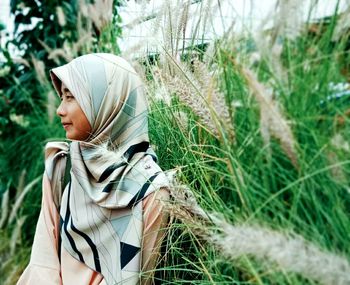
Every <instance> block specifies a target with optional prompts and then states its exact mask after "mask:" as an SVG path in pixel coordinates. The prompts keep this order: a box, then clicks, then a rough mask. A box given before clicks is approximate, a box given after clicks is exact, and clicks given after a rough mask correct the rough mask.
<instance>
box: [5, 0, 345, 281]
mask: <svg viewBox="0 0 350 285" xmlns="http://www.w3.org/2000/svg"><path fill="white" fill-rule="evenodd" d="M202 2H203V4H201V5H204V6H203V8H202V10H201V11H203V13H204V14H205V15H207V16H206V17H204V16H203V18H202V19H201V21H208V17H209V16H208V15H209V14H208V8H207V6H205V5H206V4H208V3H209V2H210V1H202ZM207 2H208V3H207ZM294 4H295V1H294ZM164 5H165V4H164ZM208 5H209V4H208ZM179 7H183V9H188V7H187V6H186V5H182V6H181V5H179ZM163 11H167V12H166V13H165V12H164V13H163V14H162V13H160V14H159V15H158V17H164V18H161V19H157V20H156V23H160V22H162V21H163V20H165V22H164V23H166V25H165V26H164V29H165V30H167V31H173V32H172V33H171V32H169V33H168V34H167V37H166V40H168V41H169V42H168V43H167V44H166V45H165V49H164V50H163V52H162V53H161V54H160V58H161V60H160V61H159V62H158V63H157V64H156V66H154V65H153V64H152V65H151V64H149V63H148V62H147V61H146V63H145V64H144V66H143V67H144V73H145V74H144V75H145V78H146V84H147V90H148V94H149V100H150V102H151V113H150V118H149V128H150V135H151V142H152V144H153V145H154V146H155V148H156V151H157V153H158V156H159V161H160V163H161V166H162V168H163V169H174V168H175V169H177V170H178V179H179V180H180V181H181V183H182V184H184V185H186V189H190V192H187V194H186V195H184V196H178V195H176V194H179V193H180V194H181V191H180V190H181V187H180V188H176V187H175V186H174V188H173V191H175V192H173V193H174V194H173V200H172V202H170V205H168V206H169V209H170V211H171V213H172V214H173V219H172V223H171V225H170V226H169V229H168V235H167V238H166V239H165V241H164V247H163V253H164V254H163V257H162V259H161V260H160V261H159V264H158V266H157V268H156V269H155V271H156V278H157V279H158V281H159V282H160V283H161V284H318V282H319V283H322V284H349V283H350V280H349V272H348V270H349V258H350V250H349V249H350V247H349V245H350V241H349V237H348V233H349V232H350V219H349V214H350V202H349V201H350V199H349V198H350V197H349V196H350V186H349V183H350V180H349V177H350V176H349V174H350V173H349V172H350V159H349V158H350V155H349V145H348V142H349V139H350V132H349V131H350V125H349V118H348V117H347V116H346V110H347V109H349V104H348V103H347V102H346V101H342V100H327V96H329V95H331V94H332V92H333V93H334V91H332V90H331V88H330V83H331V82H334V83H339V82H341V83H345V82H346V80H347V78H345V77H344V75H343V74H342V73H341V70H342V69H343V68H344V66H347V64H346V63H347V62H345V61H346V60H347V58H348V57H347V55H348V51H347V50H346V49H345V46H346V43H347V41H348V39H347V38H345V37H344V38H342V37H340V38H338V39H339V41H338V42H334V43H333V44H331V43H330V39H332V36H333V32H334V30H335V26H336V23H337V17H336V16H334V17H333V18H332V21H333V22H332V23H333V24H332V23H331V24H330V25H329V26H327V28H325V29H324V31H323V33H321V34H320V35H319V36H317V37H313V36H311V35H310V34H309V33H307V32H306V31H307V29H306V28H307V27H306V28H305V29H301V30H300V31H299V30H298V36H297V37H294V38H290V37H287V36H286V37H283V33H282V34H281V32H280V31H278V34H279V36H280V37H283V39H284V40H283V43H282V44H281V46H280V48H281V49H280V51H279V52H278V53H275V54H274V55H273V57H270V56H266V54H265V53H264V52H263V51H262V50H261V49H260V45H259V43H256V45H255V46H256V47H257V49H256V50H255V51H254V52H255V53H259V55H260V60H259V61H258V62H254V63H252V62H251V61H250V58H251V57H252V52H251V51H249V50H248V49H244V48H242V47H244V46H245V45H248V43H249V42H250V41H252V38H250V37H245V38H242V39H240V40H238V39H237V37H235V38H231V37H229V38H226V39H220V40H218V41H217V42H215V44H212V45H210V46H209V48H208V49H207V50H206V53H205V54H203V53H204V52H205V51H198V50H196V49H193V50H192V51H191V50H190V51H188V50H187V51H186V54H184V53H183V52H185V50H184V49H181V48H180V46H181V45H180V44H179V41H178V38H179V37H180V38H181V36H182V34H181V32H182V31H183V29H184V27H185V26H186V23H187V20H186V17H189V15H188V11H186V10H185V11H181V10H180V11H176V13H177V14H176V15H181V21H173V20H171V19H173V18H167V17H168V15H169V13H171V11H172V9H169V7H168V8H166V6H164V7H163ZM204 14H203V15H204ZM169 17H170V16H169ZM179 19H180V18H179ZM279 20H280V21H283V19H282V18H281V17H280V18H279ZM173 24H176V25H175V26H169V25H173ZM197 26H205V23H203V22H200V23H198V25H197ZM286 26H288V27H290V26H289V25H287V24H286ZM156 28H157V29H158V28H160V27H156ZM194 32H198V31H197V30H195V31H194ZM172 37H175V38H172ZM269 44H271V43H269ZM175 46H176V49H175V48H174V47H175ZM265 46H266V45H265ZM191 52H192V53H191ZM179 54H180V55H181V56H182V58H189V59H190V60H188V61H180V60H179V56H178V55H179ZM191 58H195V60H194V61H192V63H191ZM198 58H199V60H198ZM202 59H204V60H202ZM196 61H197V63H196ZM193 62H194V64H193ZM196 64H197V65H196ZM276 64H277V66H276ZM278 71H281V72H283V76H282V77H281V74H280V73H277V72H278ZM218 102H219V103H218ZM40 118H41V117H40V116H38V118H30V120H33V121H32V125H35V126H37V129H33V132H34V131H35V133H36V134H41V136H42V137H41V138H40V141H41V142H44V141H45V138H49V137H57V136H59V135H60V136H62V133H59V131H58V130H57V129H54V130H53V129H50V128H48V127H47V118H46V120H44V119H43V120H41V119H40ZM34 122H35V124H33V123H34ZM54 124H55V122H53V123H52V125H54ZM24 139H25V140H28V143H27V144H26V145H22V144H21V143H20V142H23V140H24ZM33 146H35V149H34V150H33V148H32V147H33ZM42 146H43V144H40V145H38V144H37V140H36V139H33V138H32V137H31V136H30V134H27V135H26V137H25V138H24V137H23V138H18V143H17V144H15V147H16V148H20V149H19V150H20V152H21V153H23V152H25V153H27V154H28V158H27V159H28V161H26V162H25V163H26V164H25V165H30V161H31V159H33V157H34V156H37V155H38V153H40V152H41V149H42ZM22 148H23V149H22ZM13 150H14V149H12V152H11V153H13V155H12V156H10V155H9V158H11V159H12V160H13V162H14V163H13V164H14V165H18V160H16V156H15V154H14V153H15V152H14V151H13ZM32 161H37V162H35V163H33V164H32V165H33V167H34V169H36V171H32V172H31V174H30V176H29V174H27V175H28V176H29V177H31V179H30V180H27V181H32V180H33V179H34V178H35V177H36V176H35V175H34V173H35V174H36V173H38V172H39V170H42V167H43V165H42V162H40V160H32ZM17 169H18V171H19V170H20V169H21V167H17ZM8 172H9V173H10V172H11V169H9V170H8ZM17 184H18V185H20V184H21V183H17ZM22 188H23V187H22ZM33 190H34V189H33ZM33 190H31V191H30V192H28V194H27V195H29V196H27V198H28V199H26V200H25V201H24V203H23V205H22V208H21V210H19V214H18V215H17V222H16V223H17V224H20V223H21V220H20V219H21V218H22V217H23V215H28V212H29V210H28V209H34V210H35V211H33V212H36V213H37V211H38V209H39V205H40V195H39V194H38V193H37V192H38V191H40V189H39V187H38V189H37V190H36V192H34V191H33ZM177 190H178V192H176V191H177ZM3 192H4V191H3ZM4 193H8V192H4ZM6 197H7V196H6V195H2V199H3V200H4V199H9V201H10V202H12V203H15V202H14V200H15V199H16V198H15V197H11V195H10V197H9V198H6ZM184 200H185V201H187V202H186V203H187V204H181V201H184ZM189 208H190V210H189ZM193 209H197V211H194V210H193ZM2 211H4V209H3V208H2ZM7 215H8V214H7ZM27 220H28V217H27ZM31 221H32V222H31V223H27V225H26V228H25V230H27V229H28V230H29V232H31V233H32V232H33V229H34V227H35V219H32V220H31ZM15 227H16V224H15V223H9V224H8V225H7V228H5V229H3V230H2V232H1V236H2V237H4V238H3V239H4V243H3V244H2V246H1V247H0V256H1V258H2V259H3V260H2V261H3V262H2V264H4V265H2V267H1V270H0V276H6V278H7V280H8V281H7V282H8V283H7V284H12V283H11V282H13V280H15V277H16V276H18V274H19V273H20V271H21V269H23V265H24V264H25V263H26V262H27V260H28V255H29V247H30V242H29V239H30V237H31V234H26V233H23V231H22V234H21V235H19V236H21V237H22V241H24V240H26V242H23V246H22V247H18V245H17V249H18V250H17V251H16V252H15V253H14V254H13V255H12V256H11V257H9V255H6V254H5V252H6V248H7V247H8V246H9V244H10V243H11V235H13V233H16V231H15V230H14V228H15ZM259 233H260V234H259ZM255 238H256V243H255ZM259 238H260V239H259ZM295 245H297V246H295ZM288 256H289V257H290V256H292V258H290V259H288ZM310 260H311V261H312V262H310ZM298 261H300V263H298V264H297V262H298ZM302 262H306V263H307V264H305V263H302ZM330 262H331V263H333V264H329V263H330ZM15 264H20V266H19V267H17V269H16V270H15V269H14V268H15V267H14V265H15ZM303 264H305V266H304V265H303ZM318 264H319V265H320V267H321V266H322V267H323V268H317V265H318ZM307 265H308V266H307ZM298 266H299V267H298ZM327 266H328V267H327ZM332 266H333V267H332ZM318 269H319V270H318ZM327 270H328V271H327ZM332 273H333V275H332ZM325 276H328V278H329V279H326V278H327V277H325ZM334 276H336V277H334ZM333 277H334V278H333ZM332 278H333V279H332Z"/></svg>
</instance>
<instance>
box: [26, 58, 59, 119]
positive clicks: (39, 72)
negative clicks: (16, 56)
mask: <svg viewBox="0 0 350 285" xmlns="http://www.w3.org/2000/svg"><path fill="white" fill-rule="evenodd" d="M31 59H32V62H33V65H34V70H35V73H36V77H37V79H38V81H39V82H40V84H41V86H42V87H43V88H44V89H45V91H46V95H47V103H46V110H47V115H48V120H49V122H52V121H53V120H54V117H55V114H56V105H55V103H56V96H55V93H54V92H53V91H52V90H47V86H50V82H49V80H48V79H47V76H46V72H45V65H44V62H43V61H41V60H38V59H37V58H35V57H34V56H33V55H32V56H31Z"/></svg>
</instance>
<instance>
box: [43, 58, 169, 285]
mask: <svg viewBox="0 0 350 285" xmlns="http://www.w3.org/2000/svg"><path fill="white" fill-rule="evenodd" d="M50 76H51V79H52V82H53V85H54V87H55V89H56V92H57V93H58V94H60V93H61V91H60V88H61V83H62V82H63V83H64V84H65V85H66V86H67V88H68V89H69V90H70V91H71V93H72V94H73V96H74V97H75V100H77V102H78V104H79V105H80V107H81V109H82V110H83V112H84V114H85V115H86V117H87V119H88V121H89V123H90V125H91V128H92V132H91V135H90V136H89V138H88V139H86V140H85V141H72V142H71V143H70V145H69V144H67V143H64V142H51V143H48V144H47V146H46V152H45V153H46V161H45V169H46V172H47V175H48V176H49V179H50V180H51V183H52V187H53V188H56V189H53V192H55V193H59V191H60V189H59V188H60V186H61V183H62V175H59V174H57V172H58V171H57V167H56V168H55V162H57V160H58V159H59V158H60V157H64V156H66V155H67V154H68V153H69V155H70V159H71V170H70V182H69V183H68V185H67V186H66V187H65V189H64V191H63V194H62V197H61V199H60V202H59V204H60V208H59V213H60V233H61V239H62V245H63V246H64V247H65V249H66V250H67V251H68V252H69V253H70V254H71V255H72V256H73V257H74V258H76V259H78V260H80V261H81V262H83V263H85V264H86V265H87V266H88V267H90V268H91V269H93V270H95V271H97V272H100V273H101V274H102V275H103V276H104V278H105V280H106V282H107V284H119V283H122V284H137V283H138V282H139V272H140V264H141V242H142V228H143V221H142V217H143V215H142V203H140V202H141V201H142V199H144V198H145V197H147V195H149V194H150V193H152V192H154V191H156V190H157V189H159V188H161V187H167V186H168V181H167V178H166V176H165V174H164V173H163V172H162V171H161V169H160V167H159V166H158V165H157V163H156V159H157V158H156V155H155V153H154V152H153V150H152V149H151V148H150V146H149V137H148V124H147V103H146V99H145V95H144V88H143V84H142V82H141V80H140V78H139V76H138V75H137V73H136V72H135V70H134V69H133V68H132V67H131V65H130V64H129V63H128V62H127V61H125V60H124V59H122V58H120V57H118V56H115V55H112V54H107V53H94V54H87V55H83V56H80V57H78V58H76V59H74V60H72V61H71V62H69V63H68V64H65V65H63V66H60V67H57V68H54V69H52V70H50ZM52 153H55V155H54V156H53V155H51V154H52ZM68 157H69V156H68Z"/></svg>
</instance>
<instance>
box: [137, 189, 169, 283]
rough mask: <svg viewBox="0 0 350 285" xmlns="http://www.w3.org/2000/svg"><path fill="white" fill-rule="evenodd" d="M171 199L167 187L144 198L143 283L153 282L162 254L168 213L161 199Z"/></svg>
mask: <svg viewBox="0 0 350 285" xmlns="http://www.w3.org/2000/svg"><path fill="white" fill-rule="evenodd" d="M168 199H169V192H168V190H167V189H160V190H159V191H156V192H154V193H152V194H150V195H148V196H147V198H145V199H144V200H143V217H144V220H143V221H144V222H143V223H144V224H143V225H144V226H143V240H142V267H141V270H142V272H143V274H142V278H141V284H142V285H144V284H145V285H150V284H153V283H154V282H153V275H154V271H155V268H156V266H157V264H156V262H157V260H158V258H159V256H160V252H159V250H160V246H161V243H162V240H163V238H164V236H165V233H166V227H167V223H168V214H167V213H166V212H165V211H164V206H163V204H162V202H161V200H163V201H166V200H168Z"/></svg>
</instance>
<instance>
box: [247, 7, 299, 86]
mask: <svg viewBox="0 0 350 285" xmlns="http://www.w3.org/2000/svg"><path fill="white" fill-rule="evenodd" d="M304 2H305V1H301V0H283V1H282V0H279V1H278V2H277V5H276V6H274V7H273V8H272V9H273V10H271V11H270V13H269V14H268V15H267V16H266V18H265V19H263V20H262V23H261V25H260V27H261V28H260V29H259V30H257V32H256V33H255V36H254V38H255V43H256V46H257V48H258V50H259V53H260V54H261V56H262V57H263V58H264V59H266V60H267V63H268V64H269V67H270V68H271V70H272V71H273V73H274V76H275V77H276V78H277V79H278V80H279V81H281V82H283V83H285V82H287V77H288V73H287V72H286V70H285V68H284V67H283V64H282V62H281V54H282V49H283V46H282V45H283V44H282V43H281V39H285V38H286V39H290V40H293V39H295V38H296V37H297V36H299V35H300V33H301V31H302V27H303V21H302V20H303V19H302V13H303V6H304V5H305V3H304ZM276 8H277V12H276ZM271 18H272V19H273V27H272V28H270V29H266V26H267V24H268V23H270V21H271ZM282 86H288V85H287V84H283V85H282Z"/></svg>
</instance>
